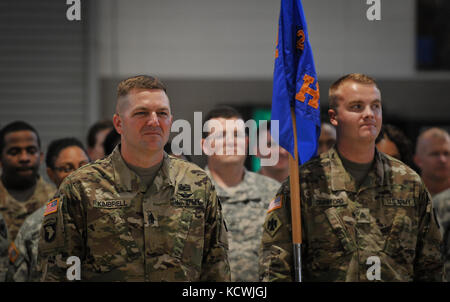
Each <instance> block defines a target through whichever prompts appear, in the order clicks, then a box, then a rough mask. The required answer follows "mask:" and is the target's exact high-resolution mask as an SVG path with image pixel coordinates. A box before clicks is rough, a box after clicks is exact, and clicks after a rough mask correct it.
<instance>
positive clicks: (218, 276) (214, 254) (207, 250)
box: [200, 181, 231, 282]
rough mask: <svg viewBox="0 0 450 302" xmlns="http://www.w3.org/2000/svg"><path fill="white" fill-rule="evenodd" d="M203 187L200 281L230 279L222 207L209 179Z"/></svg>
mask: <svg viewBox="0 0 450 302" xmlns="http://www.w3.org/2000/svg"><path fill="white" fill-rule="evenodd" d="M205 186H206V188H205V195H206V196H205V201H206V207H207V208H206V213H205V243H204V253H203V261H202V271H201V276H200V281H217V282H224V281H231V273H230V264H229V262H228V238H227V232H228V231H227V229H226V225H225V221H224V219H223V216H222V209H221V206H220V201H219V198H218V197H217V194H216V190H215V188H214V186H213V185H212V184H211V181H208V182H207V183H206V185H205Z"/></svg>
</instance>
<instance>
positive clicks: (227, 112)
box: [203, 106, 244, 138]
mask: <svg viewBox="0 0 450 302" xmlns="http://www.w3.org/2000/svg"><path fill="white" fill-rule="evenodd" d="M220 117H221V118H224V119H229V118H237V119H242V120H243V119H244V118H243V117H242V114H240V113H239V111H237V110H236V109H234V108H233V107H230V106H220V107H216V108H214V109H212V110H211V111H209V112H208V113H207V114H206V116H205V121H204V122H205V123H206V122H207V121H209V120H211V119H214V118H220ZM208 135H209V133H206V132H203V138H206V137H208Z"/></svg>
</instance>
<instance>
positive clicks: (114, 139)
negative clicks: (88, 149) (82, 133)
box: [103, 128, 120, 156]
mask: <svg viewBox="0 0 450 302" xmlns="http://www.w3.org/2000/svg"><path fill="white" fill-rule="evenodd" d="M118 143H120V134H119V133H118V132H117V131H116V129H115V128H112V130H111V131H110V132H109V133H108V135H106V137H105V140H104V141H103V150H105V156H107V155H110V154H111V152H113V150H114V148H115V147H116V146H117V144H118Z"/></svg>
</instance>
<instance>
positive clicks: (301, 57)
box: [271, 0, 320, 164]
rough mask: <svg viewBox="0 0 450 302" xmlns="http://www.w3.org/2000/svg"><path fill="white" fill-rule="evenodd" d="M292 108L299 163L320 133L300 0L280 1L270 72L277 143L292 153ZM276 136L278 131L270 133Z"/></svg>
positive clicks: (314, 79)
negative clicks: (273, 58)
mask: <svg viewBox="0 0 450 302" xmlns="http://www.w3.org/2000/svg"><path fill="white" fill-rule="evenodd" d="M291 107H293V108H294V110H295V116H296V123H297V141H298V155H299V164H303V163H305V162H307V161H308V160H309V159H310V158H311V157H313V156H314V155H316V153H317V145H318V139H319V136H320V101H319V83H318V81H317V75H316V69H315V67H314V59H313V54H312V50H311V45H310V44H309V39H308V30H307V28H306V20H305V16H304V14H303V7H302V3H301V1H300V0H281V9H280V19H279V23H278V36H277V42H276V49H275V67H274V72H273V94H272V116H271V119H272V120H278V121H279V129H280V133H279V144H280V145H281V146H282V147H283V148H284V149H286V150H287V151H289V153H290V154H291V155H292V156H293V157H294V158H295V156H294V132H293V129H292V118H291ZM272 135H273V136H274V137H275V138H276V137H278V136H277V134H275V133H274V134H272Z"/></svg>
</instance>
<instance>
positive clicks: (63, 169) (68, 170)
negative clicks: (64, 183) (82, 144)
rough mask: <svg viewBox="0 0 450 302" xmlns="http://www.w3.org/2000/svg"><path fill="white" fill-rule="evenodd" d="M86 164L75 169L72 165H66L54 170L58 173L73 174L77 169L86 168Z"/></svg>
mask: <svg viewBox="0 0 450 302" xmlns="http://www.w3.org/2000/svg"><path fill="white" fill-rule="evenodd" d="M85 164H86V163H82V164H80V166H79V167H74V166H72V165H65V166H61V167H55V168H54V169H53V170H56V171H58V172H64V173H71V172H73V171H75V170H76V169H78V168H80V167H82V166H84V165H85Z"/></svg>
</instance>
